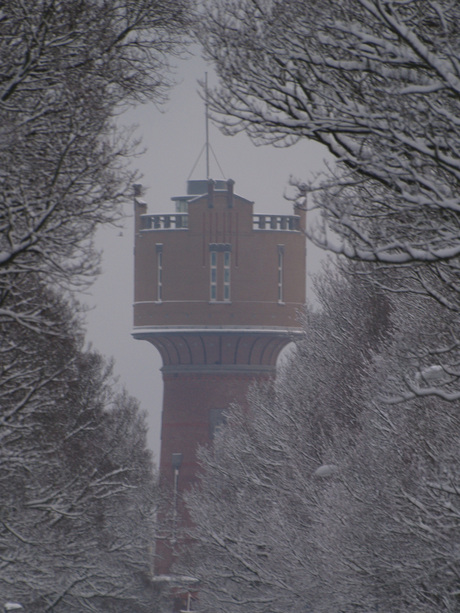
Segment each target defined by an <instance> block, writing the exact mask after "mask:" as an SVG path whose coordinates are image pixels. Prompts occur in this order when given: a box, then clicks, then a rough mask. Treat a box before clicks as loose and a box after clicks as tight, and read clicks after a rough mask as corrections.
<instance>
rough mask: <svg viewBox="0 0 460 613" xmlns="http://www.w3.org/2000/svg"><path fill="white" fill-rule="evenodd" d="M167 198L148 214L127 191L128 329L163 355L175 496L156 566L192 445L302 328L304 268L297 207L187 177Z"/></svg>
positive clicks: (165, 457)
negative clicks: (182, 189)
mask: <svg viewBox="0 0 460 613" xmlns="http://www.w3.org/2000/svg"><path fill="white" fill-rule="evenodd" d="M172 200H173V201H174V202H175V211H174V212H170V213H149V212H147V205H146V204H145V203H144V202H143V201H142V199H141V193H140V189H139V188H138V190H137V192H136V194H135V267H134V270H135V284H134V285H135V290H134V332H133V335H134V337H135V338H136V339H141V340H146V341H148V342H149V343H151V344H152V345H154V346H155V347H156V348H157V349H158V351H159V352H160V354H161V357H162V361H163V367H162V373H163V382H164V396H163V413H162V426H161V454H160V467H159V468H160V478H161V481H162V483H163V486H164V487H165V488H167V489H169V490H170V492H171V499H172V500H173V503H172V504H173V510H172V513H173V527H172V532H171V533H170V543H169V546H168V547H166V548H165V547H163V546H160V547H159V548H158V553H159V555H160V556H163V559H162V560H161V559H160V560H159V561H158V564H157V572H158V573H167V572H168V571H169V566H170V564H171V559H172V558H171V551H172V550H173V549H174V542H175V537H176V529H179V527H180V522H181V520H183V513H181V504H180V498H181V493H182V492H183V491H184V490H185V489H187V488H188V487H189V486H190V485H191V484H192V483H193V481H194V480H195V478H196V472H197V459H196V449H197V447H198V446H199V445H207V444H209V442H210V441H211V440H212V437H213V434H214V432H215V430H216V428H217V427H218V426H219V424H221V423H222V420H223V419H224V412H225V409H226V408H227V407H228V405H229V404H230V403H232V402H235V401H238V402H242V403H244V401H245V397H246V393H247V390H248V387H249V386H250V385H251V383H253V382H254V381H264V380H267V379H268V378H270V377H273V376H274V374H275V369H276V361H277V358H278V356H279V354H280V351H281V350H282V349H283V347H285V346H286V345H287V344H288V343H289V342H290V341H291V340H292V339H293V337H294V336H295V335H297V334H300V333H301V330H300V329H299V323H298V313H299V310H301V309H302V307H303V304H304V302H305V276H306V273H305V248H306V247H305V236H304V233H303V228H304V223H305V213H304V211H301V210H298V209H294V211H293V214H292V215H284V214H283V215H273V214H265V215H264V214H254V211H253V202H251V201H250V200H247V199H246V198H243V197H241V196H239V195H237V194H236V193H234V182H233V181H232V180H229V181H216V182H214V181H212V180H209V181H206V180H204V181H189V182H188V185H187V193H186V194H185V195H181V196H176V197H174V198H172ZM181 516H182V517H181ZM185 521H186V520H185Z"/></svg>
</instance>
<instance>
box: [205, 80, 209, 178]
mask: <svg viewBox="0 0 460 613" xmlns="http://www.w3.org/2000/svg"><path fill="white" fill-rule="evenodd" d="M204 93H205V104H204V108H205V120H206V179H209V111H208V108H209V100H208V73H207V72H205V73H204Z"/></svg>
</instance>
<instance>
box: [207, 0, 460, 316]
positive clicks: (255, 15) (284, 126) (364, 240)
mask: <svg viewBox="0 0 460 613" xmlns="http://www.w3.org/2000/svg"><path fill="white" fill-rule="evenodd" d="M205 7H206V10H205V12H206V18H205V19H203V20H202V21H201V22H200V25H199V27H198V37H199V39H200V40H201V42H202V44H203V46H204V49H205V53H206V56H207V57H208V58H210V59H211V60H212V61H213V62H214V64H215V67H216V70H217V73H218V76H219V80H220V86H219V88H217V89H216V90H215V91H213V92H211V101H210V106H211V108H212V109H213V111H214V118H215V119H216V120H217V121H218V122H219V123H220V124H221V126H223V129H224V131H226V132H228V133H235V132H237V131H239V130H245V131H246V132H247V133H248V134H249V136H250V137H251V138H252V139H253V140H254V141H255V142H256V143H258V144H260V143H271V144H275V145H278V146H284V145H290V144H292V143H295V142H296V141H298V140H299V139H312V140H314V141H317V142H319V143H321V144H323V145H324V146H325V147H326V148H327V149H328V150H329V151H330V152H331V153H332V154H333V155H334V156H335V159H336V160H337V165H336V167H335V168H331V169H330V172H328V173H327V174H326V176H325V177H324V178H323V179H322V180H321V181H318V182H316V183H312V184H302V182H301V181H298V182H297V186H298V198H299V201H301V202H303V203H304V204H306V197H307V196H308V197H309V202H308V204H306V206H308V208H309V209H310V210H312V211H314V210H316V211H317V212H318V213H319V216H316V217H315V215H314V214H313V213H312V214H311V218H312V219H313V218H314V219H316V220H317V221H318V223H317V225H316V226H315V224H313V225H312V226H311V227H310V230H309V236H310V238H312V240H314V241H315V242H316V243H317V244H319V245H321V246H323V247H326V248H328V249H331V250H333V251H335V252H337V253H343V254H345V255H346V256H348V257H350V258H354V259H357V260H364V261H367V262H375V263H378V264H379V266H380V267H386V266H389V267H391V268H394V267H399V268H400V269H401V274H402V278H401V280H400V282H399V284H398V287H399V288H407V285H409V288H410V289H411V291H414V292H419V293H428V294H430V295H431V296H433V297H436V298H437V299H439V300H441V301H442V302H443V303H444V304H445V305H446V306H448V307H449V308H452V309H455V310H458V308H459V304H458V291H459V270H458V255H459V253H460V226H459V223H458V211H459V205H460V201H459V178H460V175H459V168H460V166H459V155H458V150H459V135H460V133H459V122H458V117H459V113H460V108H459V92H460V89H459V88H460V81H459V77H458V66H459V61H460V48H459V42H458V41H459V36H458V30H459V27H460V26H459V24H460V7H459V5H458V3H456V2H450V0H440V1H438V0H436V1H432V0H346V1H344V2H337V1H336V0H325V1H321V2H318V1H317V0H295V1H294V2H289V3H286V2H283V1H282V0H256V1H252V0H221V1H219V2H217V3H216V2H205ZM309 193H310V194H311V193H313V196H311V195H310V196H309ZM414 265H415V266H414ZM393 285H394V283H393Z"/></svg>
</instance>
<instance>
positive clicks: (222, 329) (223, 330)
mask: <svg viewBox="0 0 460 613" xmlns="http://www.w3.org/2000/svg"><path fill="white" fill-rule="evenodd" d="M303 333H304V331H303V330H302V328H294V327H292V328H290V327H289V328H286V327H282V326H135V327H134V328H133V331H132V332H131V334H132V336H134V338H140V337H145V336H149V335H155V336H164V335H170V334H180V335H183V334H257V335H258V336H259V335H262V336H265V335H267V336H273V335H276V336H296V337H298V336H302V335H303Z"/></svg>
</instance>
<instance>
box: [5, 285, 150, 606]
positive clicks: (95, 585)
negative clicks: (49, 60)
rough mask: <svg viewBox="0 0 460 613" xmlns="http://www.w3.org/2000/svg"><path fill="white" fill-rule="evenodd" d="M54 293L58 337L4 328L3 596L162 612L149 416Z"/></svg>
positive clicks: (27, 602) (53, 314)
mask: <svg viewBox="0 0 460 613" xmlns="http://www.w3.org/2000/svg"><path fill="white" fill-rule="evenodd" d="M41 293H42V295H43V294H45V293H46V290H43V289H41ZM39 294H40V291H39V288H37V291H36V292H35V296H36V297H37V296H38V295H39ZM51 302H52V303H53V304H54V309H53V311H52V312H51V311H49V312H47V313H46V317H47V319H48V320H52V321H54V324H55V327H56V330H57V331H58V332H57V333H56V335H55V336H54V337H51V338H50V337H49V336H48V335H42V334H39V333H36V332H34V331H27V330H25V329H24V327H23V326H22V325H20V324H16V325H12V324H6V325H3V330H2V334H3V340H4V342H3V344H2V347H3V348H4V351H3V353H2V360H1V371H0V394H1V403H2V415H1V421H0V441H1V445H0V464H1V477H0V492H1V494H0V498H1V501H2V504H1V506H0V567H1V569H2V572H1V573H0V576H1V578H0V594H2V597H3V598H4V599H5V601H6V600H10V601H11V600H12V601H17V602H20V603H22V604H23V605H24V606H25V607H26V609H27V610H30V611H36V612H37V613H38V612H40V613H41V612H45V611H51V610H52V611H56V612H57V613H58V612H59V611H79V612H80V611H95V610H98V611H104V610H110V611H118V610H120V611H121V610H126V606H128V607H129V609H130V610H132V611H139V612H141V611H146V610H147V609H148V610H151V607H152V605H153V604H154V603H155V602H156V594H155V590H154V589H153V586H152V584H151V581H150V573H151V568H150V563H151V557H152V551H151V546H152V543H153V537H154V534H153V531H154V514H155V509H156V487H155V484H154V473H153V470H152V463H151V458H150V453H149V452H148V451H147V449H146V437H145V433H146V426H145V423H144V418H143V416H142V415H141V414H140V413H139V411H138V408H137V405H136V403H135V401H134V400H133V399H132V398H129V397H128V396H126V394H123V393H120V392H117V391H116V385H115V382H114V380H113V377H112V375H111V367H110V364H107V363H106V362H105V361H104V360H103V359H102V358H101V356H99V355H98V354H96V353H92V352H88V351H84V350H83V349H82V334H81V332H80V331H79V327H78V323H77V322H76V321H75V317H74V316H73V315H71V314H70V311H69V309H68V307H66V305H65V303H63V302H62V301H61V300H60V299H59V298H58V297H57V296H56V295H54V296H48V299H47V300H46V303H47V304H50V303H51ZM18 332H19V334H18ZM18 338H20V342H18V340H17V339H18ZM32 356H34V358H35V359H34V360H32ZM149 607H150V608H149Z"/></svg>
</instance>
